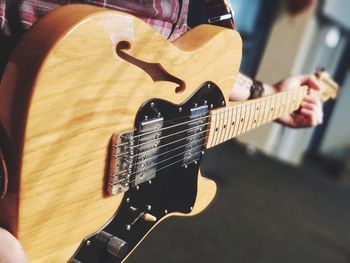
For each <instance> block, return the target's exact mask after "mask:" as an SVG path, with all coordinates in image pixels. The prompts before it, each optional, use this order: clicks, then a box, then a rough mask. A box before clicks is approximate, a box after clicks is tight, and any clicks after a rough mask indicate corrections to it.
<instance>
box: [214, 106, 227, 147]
mask: <svg viewBox="0 0 350 263" xmlns="http://www.w3.org/2000/svg"><path fill="white" fill-rule="evenodd" d="M224 117H225V109H221V111H220V118H219V124H218V127H219V130H218V137H217V141H216V142H215V145H218V144H219V143H221V142H222V131H223V127H224Z"/></svg>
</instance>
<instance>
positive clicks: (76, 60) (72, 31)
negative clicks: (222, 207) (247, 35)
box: [0, 6, 242, 263]
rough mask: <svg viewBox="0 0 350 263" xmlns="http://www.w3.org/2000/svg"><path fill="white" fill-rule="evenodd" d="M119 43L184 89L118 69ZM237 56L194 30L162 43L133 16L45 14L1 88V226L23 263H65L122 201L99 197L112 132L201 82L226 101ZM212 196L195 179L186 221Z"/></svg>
mask: <svg viewBox="0 0 350 263" xmlns="http://www.w3.org/2000/svg"><path fill="white" fill-rule="evenodd" d="M77 10H79V11H77ZM121 41H124V42H128V43H129V44H130V45H131V48H130V49H129V50H126V51H125V52H126V53H127V54H129V55H131V56H132V57H134V58H137V59H138V60H141V61H144V62H147V63H159V64H160V65H161V66H162V67H163V68H164V69H165V70H166V71H167V72H168V73H169V74H171V75H173V76H175V77H176V78H178V79H180V80H182V81H183V82H184V83H185V89H184V90H183V91H182V92H176V87H177V85H176V84H175V83H173V82H171V81H154V80H153V79H152V78H151V76H150V75H149V74H148V73H146V72H145V70H143V69H142V68H140V67H139V66H137V65H134V64H132V63H129V62H127V61H126V60H124V59H122V58H121V57H120V56H118V55H117V53H116V46H117V44H118V43H120V42H121ZM241 49H242V47H241V40H240V37H239V35H238V33H237V32H235V31H232V30H227V29H223V28H219V27H214V26H200V27H198V28H195V29H193V30H191V31H190V32H189V33H187V34H185V35H184V36H182V37H181V38H180V39H178V40H177V41H175V42H173V43H169V42H168V41H167V40H166V39H164V38H163V37H162V36H160V35H159V34H158V33H155V32H154V31H153V30H152V29H151V28H150V27H149V26H148V25H146V24H145V23H144V22H142V21H141V20H138V19H137V18H135V17H133V16H130V15H126V14H124V13H119V12H112V11H106V10H103V9H98V8H92V7H87V6H78V7H77V6H71V7H65V8H63V9H61V10H58V11H54V12H52V13H51V14H49V15H48V16H47V17H45V18H44V19H42V20H41V21H40V22H38V23H37V25H35V26H34V27H33V28H32V29H31V30H30V31H29V32H28V33H27V34H26V35H25V36H24V38H23V39H22V40H21V41H20V43H19V45H18V46H17V48H16V49H15V51H14V53H13V55H12V56H11V59H10V61H9V63H8V66H7V68H6V71H5V74H4V76H3V79H2V81H1V87H0V94H1V96H0V121H1V127H0V128H1V132H0V135H1V141H0V143H1V144H0V146H1V148H2V151H3V153H4V159H5V161H6V165H7V169H8V174H9V187H8V192H7V194H6V195H5V198H4V199H2V200H0V225H1V226H3V227H5V228H7V229H8V230H10V231H11V232H12V233H13V234H14V235H15V236H16V237H18V238H19V240H20V241H21V243H22V244H23V247H24V249H25V251H26V254H27V255H28V257H29V259H30V261H31V262H34V263H35V262H45V263H47V262H67V261H68V260H69V259H70V257H71V256H72V255H73V253H74V252H75V250H76V249H77V248H78V246H79V244H80V243H81V241H82V240H83V238H84V237H86V236H87V235H89V234H91V233H93V232H95V231H97V230H98V229H100V228H101V227H102V226H103V225H104V224H106V222H107V221H108V220H109V219H110V218H111V217H112V216H113V215H114V214H115V212H116V211H117V209H118V206H119V204H120V202H121V200H122V197H123V194H120V195H117V196H115V197H111V196H107V195H106V191H105V180H106V174H107V171H108V158H109V147H110V139H111V136H112V134H113V132H117V131H123V130H128V129H132V128H133V127H134V121H135V115H136V114H137V111H138V109H139V108H140V106H141V105H142V104H143V103H144V102H145V101H147V100H149V99H152V98H155V97H157V98H162V99H164V100H168V101H171V102H172V103H175V104H178V103H182V102H183V101H185V100H186V99H187V98H188V97H190V96H191V94H192V93H193V92H194V91H195V90H196V89H197V88H198V87H199V86H200V85H201V84H202V83H203V82H205V81H207V80H211V81H213V82H214V83H216V84H217V85H218V86H219V87H220V89H221V90H222V92H223V94H224V96H225V98H226V100H227V101H228V95H229V92H230V89H231V87H232V85H233V83H234V78H235V73H237V71H238V68H239V64H240V56H241ZM223 53H224V54H223ZM215 191H216V186H215V183H214V182H212V181H209V180H207V179H205V178H203V177H201V176H199V179H198V193H197V200H196V204H195V207H194V209H193V211H192V213H191V214H195V213H198V212H200V211H201V210H202V209H204V208H205V207H206V206H207V205H208V204H209V203H210V201H211V200H212V199H213V197H214V195H215ZM171 215H173V214H169V215H167V216H171Z"/></svg>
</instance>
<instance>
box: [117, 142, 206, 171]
mask: <svg viewBox="0 0 350 263" xmlns="http://www.w3.org/2000/svg"><path fill="white" fill-rule="evenodd" d="M190 137H191V136H189V137H187V138H183V139H180V140H177V142H180V141H182V140H184V139H188V138H190ZM207 138H208V136H205V137H201V138H198V139H196V140H194V141H192V142H198V141H201V140H205V139H207ZM174 143H175V142H174ZM174 143H170V144H174ZM186 145H188V143H184V144H181V145H180V146H178V147H176V148H174V149H171V150H169V151H166V152H163V153H161V154H158V155H155V156H152V157H151V158H147V159H144V160H141V161H139V162H137V163H135V164H133V165H132V166H133V167H135V166H138V165H140V164H142V163H143V162H144V161H145V160H147V161H150V160H152V159H154V158H159V157H161V156H162V155H165V154H169V153H171V152H173V151H175V150H177V149H181V148H184V147H185V146H186ZM200 146H202V145H200ZM195 147H198V146H193V148H195ZM159 148H160V147H159ZM152 150H156V149H152ZM157 150H158V149H157ZM189 150H190V149H189ZM185 152H186V151H184V152H182V154H183V153H185ZM138 155H140V154H138ZM135 156H136V155H133V157H135ZM141 159H142V158H141ZM128 168H129V167H128ZM125 172H128V170H122V171H119V172H118V173H116V174H115V175H119V174H122V173H125Z"/></svg>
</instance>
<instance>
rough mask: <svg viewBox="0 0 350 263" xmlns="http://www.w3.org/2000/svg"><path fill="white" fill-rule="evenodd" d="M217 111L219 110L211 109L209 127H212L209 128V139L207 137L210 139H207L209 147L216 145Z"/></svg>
mask: <svg viewBox="0 0 350 263" xmlns="http://www.w3.org/2000/svg"><path fill="white" fill-rule="evenodd" d="M216 112H217V110H212V111H211V114H210V115H209V118H208V121H209V127H210V128H209V134H208V139H207V140H208V141H207V145H208V148H210V147H213V146H214V139H215V136H216V133H215V126H216V123H215V119H216Z"/></svg>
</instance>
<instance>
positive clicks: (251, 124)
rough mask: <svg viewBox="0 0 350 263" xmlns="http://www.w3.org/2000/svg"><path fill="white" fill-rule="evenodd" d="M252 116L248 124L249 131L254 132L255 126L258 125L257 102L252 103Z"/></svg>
mask: <svg viewBox="0 0 350 263" xmlns="http://www.w3.org/2000/svg"><path fill="white" fill-rule="evenodd" d="M250 115H251V118H250V121H249V124H248V131H249V130H253V129H254V126H255V125H256V123H257V112H256V102H255V101H252V104H251V105H250Z"/></svg>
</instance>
